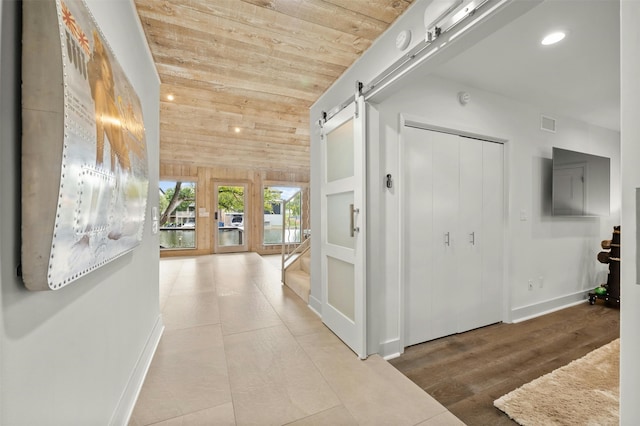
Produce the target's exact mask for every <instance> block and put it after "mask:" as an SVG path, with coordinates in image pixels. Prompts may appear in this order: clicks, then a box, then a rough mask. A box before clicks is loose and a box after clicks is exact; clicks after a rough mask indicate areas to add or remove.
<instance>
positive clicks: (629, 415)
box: [620, 0, 640, 426]
mask: <svg viewBox="0 0 640 426" xmlns="http://www.w3.org/2000/svg"><path fill="white" fill-rule="evenodd" d="M639 20H640V2H636V1H628V0H623V1H622V2H621V3H620V45H621V55H620V57H621V63H620V65H621V66H620V69H621V77H622V78H621V107H622V108H621V109H622V119H621V122H622V156H623V157H622V228H621V235H620V237H621V244H622V247H621V250H622V262H621V264H620V268H621V279H620V283H621V289H620V290H621V295H620V302H621V305H622V309H621V313H620V316H621V321H620V322H621V326H620V343H621V345H620V394H621V395H620V424H621V425H623V426H627V425H628V426H631V425H637V424H638V423H639V422H640V404H638V400H639V397H638V384H639V383H640V363H639V362H638V360H640V339H639V338H638V324H640V286H638V285H637V280H636V268H637V267H638V266H640V265H639V263H638V257H637V256H638V251H637V246H636V244H637V242H638V236H637V226H638V224H637V223H636V212H637V211H638V208H639V206H637V205H636V202H635V200H636V198H635V190H636V188H638V187H640V167H638V163H639V161H640V142H639V141H640V121H639V120H638V111H640V98H639V97H638V94H639V93H640V81H639V80H638V75H640V27H639V26H638V21H639Z"/></svg>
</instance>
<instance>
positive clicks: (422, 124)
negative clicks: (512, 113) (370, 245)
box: [398, 113, 511, 354]
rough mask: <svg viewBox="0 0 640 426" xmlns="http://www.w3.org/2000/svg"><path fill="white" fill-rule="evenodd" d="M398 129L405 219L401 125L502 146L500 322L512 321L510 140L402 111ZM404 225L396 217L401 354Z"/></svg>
mask: <svg viewBox="0 0 640 426" xmlns="http://www.w3.org/2000/svg"><path fill="white" fill-rule="evenodd" d="M399 125H400V127H399V129H398V130H399V131H398V144H399V146H398V166H399V170H400V173H399V176H398V181H399V182H398V188H399V191H398V204H399V210H398V214H399V217H400V218H404V214H405V205H406V203H405V198H406V197H407V194H406V193H405V190H404V185H403V182H404V181H405V180H406V179H405V173H407V172H408V171H407V170H406V167H405V164H404V160H403V159H404V155H405V152H404V146H405V144H404V143H403V142H404V136H403V135H404V133H403V131H404V128H405V126H407V125H410V126H412V127H418V128H420V129H424V130H429V131H434V132H441V133H448V134H452V135H457V136H462V137H467V138H472V139H479V140H483V141H487V142H494V143H499V144H502V146H503V188H502V190H503V215H504V216H503V217H504V220H503V227H502V241H503V243H502V258H503V259H504V262H503V264H502V321H503V322H510V321H511V313H510V310H509V309H510V303H509V300H510V289H509V286H508V285H506V282H507V272H508V271H507V266H508V265H509V261H508V258H507V253H511V249H510V243H509V242H510V241H511V239H510V238H507V237H508V229H509V215H508V213H509V203H510V202H509V177H510V173H509V158H510V155H509V151H510V143H509V140H508V139H507V138H503V137H499V136H492V135H487V134H481V133H476V132H473V131H469V130H465V129H461V128H453V127H445V126H439V125H436V124H433V123H431V122H429V120H428V119H426V118H424V117H419V116H414V115H411V114H405V113H401V114H400V120H399ZM406 231H407V230H406V228H405V223H404V220H403V219H401V220H399V226H398V237H399V238H398V265H400V267H399V268H398V283H399V287H400V288H399V290H400V291H399V299H400V300H399V312H398V317H399V318H398V321H399V324H400V326H399V340H400V345H399V350H400V353H401V354H402V353H404V349H405V347H406V346H405V345H406V336H405V332H406V297H407V293H406V283H405V273H404V269H405V262H404V259H405V238H404V236H405V232H406Z"/></svg>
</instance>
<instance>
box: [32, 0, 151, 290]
mask: <svg viewBox="0 0 640 426" xmlns="http://www.w3.org/2000/svg"><path fill="white" fill-rule="evenodd" d="M52 4H53V2H49V1H42V0H31V1H29V0H27V1H25V2H24V10H23V21H24V23H23V38H24V39H25V46H24V47H23V69H25V68H26V67H27V66H28V67H34V66H36V67H42V68H51V67H61V68H62V72H61V73H59V72H54V73H52V77H54V78H52V79H51V80H50V81H48V82H44V81H39V80H38V79H37V78H34V76H33V74H34V73H33V72H30V71H24V72H23V74H25V75H23V80H25V85H24V87H23V98H24V102H23V145H24V146H26V147H27V149H26V150H23V188H27V193H23V206H22V208H23V256H22V257H23V258H22V263H23V268H22V270H23V280H24V282H25V285H26V286H27V288H29V289H32V290H44V289H52V290H56V289H59V288H61V287H64V286H65V285H67V284H69V283H71V282H73V281H74V280H76V279H78V278H80V277H82V276H83V275H86V274H88V273H89V272H91V271H93V270H94V269H96V268H98V267H100V266H102V265H104V264H106V263H108V262H110V261H111V260H113V259H115V258H117V257H119V256H121V255H122V254H124V253H127V252H128V251H130V250H132V249H133V248H134V247H136V246H137V245H138V244H139V243H140V241H141V240H142V233H143V227H144V219H145V211H146V203H147V194H148V163H147V147H146V139H145V129H144V123H143V116H142V106H141V103H140V100H139V98H138V96H137V94H136V92H135V90H134V88H133V86H132V85H131V83H130V82H129V80H128V78H127V76H126V75H125V73H124V71H123V69H122V67H121V66H120V64H119V63H118V61H117V59H116V57H115V55H114V53H113V51H112V50H111V48H110V46H109V43H108V41H107V40H106V39H105V37H104V35H103V34H102V32H101V31H100V29H99V28H98V26H97V24H96V21H95V19H94V18H93V16H92V15H91V13H90V11H89V10H88V8H87V6H86V5H85V3H84V2H83V1H81V0H66V1H62V0H57V1H55V7H52ZM38 25H39V26H38ZM50 37H53V38H54V39H55V40H57V45H56V46H55V53H54V54H52V53H51V52H47V51H44V49H49V48H50V46H51V47H52V46H53V43H52V42H51V41H47V40H45V39H46V38H50ZM47 45H49V46H47ZM56 54H57V55H58V56H59V58H56V57H55V56H56ZM56 74H57V75H58V76H59V77H60V76H61V77H62V79H61V80H62V81H56V79H55V75H56ZM47 85H49V86H51V87H49V88H47V87H46V86H47ZM42 96H50V97H51V99H50V100H44V101H43V100H42V99H40V101H43V102H44V103H45V104H48V105H49V106H51V107H52V108H51V109H52V111H50V114H49V115H48V116H46V115H45V116H40V117H37V118H36V117H31V116H32V115H38V113H39V112H34V111H33V109H35V108H36V107H37V103H38V99H37V98H39V97H42ZM34 98H36V99H34ZM60 103H61V105H59V104H60ZM25 109H26V110H27V111H25ZM60 122H62V125H60ZM34 127H37V128H34ZM59 132H61V133H62V134H60V133H59ZM38 148H40V149H41V150H42V151H44V152H48V151H56V150H58V149H60V150H61V155H59V154H57V153H56V152H52V154H53V155H51V156H46V155H44V156H43V155H41V154H40V155H37V157H38V158H33V157H34V152H38V151H40V149H38ZM29 156H31V158H28V157H29ZM56 159H59V160H60V161H59V164H57V170H58V173H59V175H58V176H55V178H54V176H53V175H54V174H55V172H56V167H55V166H54V165H51V164H49V163H50V162H51V161H54V162H55V161H56ZM39 163H46V164H39ZM25 169H26V170H25ZM39 170H40V171H41V174H42V175H40V173H38V171H39ZM43 178H44V179H50V180H51V181H53V182H55V183H58V185H56V184H55V183H53V182H52V183H50V184H39V185H32V182H30V180H31V179H43ZM56 186H57V187H56ZM51 192H55V193H56V197H55V204H53V203H51V200H52V197H51ZM38 193H39V194H38ZM38 195H41V197H39V196H38ZM47 200H49V201H47ZM36 211H37V212H38V216H39V219H40V220H43V221H44V224H39V223H33V222H34V221H38V217H36V218H34V217H33V213H34V212H36ZM49 215H51V216H52V217H53V221H51V220H50V219H49ZM25 222H26V223H25ZM30 225H33V227H31V228H26V227H25V226H27V227H29V226H30ZM49 226H51V227H52V228H51V229H43V228H47V227H49ZM32 230H33V231H35V232H37V235H32V232H31V231H32ZM43 237H44V238H47V237H50V239H49V242H50V246H49V247H48V250H45V247H44V246H43V245H42V244H31V243H30V239H35V238H43ZM36 246H37V247H36ZM43 251H44V252H43ZM32 256H36V257H41V258H42V259H41V261H36V260H34V259H32V258H31V257H32ZM45 256H46V273H44V274H43V272H42V271H41V269H42V268H43V267H44V264H45V262H44V261H42V260H44V257H45Z"/></svg>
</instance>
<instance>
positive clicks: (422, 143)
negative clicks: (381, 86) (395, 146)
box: [401, 127, 438, 346]
mask: <svg viewBox="0 0 640 426" xmlns="http://www.w3.org/2000/svg"><path fill="white" fill-rule="evenodd" d="M426 136H427V133H426V132H425V131H424V130H421V129H415V128H411V127H405V128H404V131H403V145H402V150H403V164H404V165H405V169H406V170H407V171H408V173H406V175H405V176H404V179H403V188H404V190H403V191H404V192H403V193H404V194H407V195H408V196H407V197H405V198H404V208H403V210H404V215H403V218H402V222H401V223H402V225H403V229H402V231H401V232H402V234H403V235H404V236H405V240H404V246H405V249H404V266H405V269H404V277H405V278H404V281H405V283H407V285H405V293H406V298H405V299H406V303H405V331H406V333H405V344H406V345H407V346H408V345H413V344H415V343H420V342H424V341H427V340H431V339H433V337H432V336H433V333H432V332H431V311H432V307H431V306H432V304H434V303H438V301H436V300H434V298H433V297H432V294H431V279H432V278H431V277H432V275H433V248H432V245H433V185H432V183H433V144H432V143H431V142H430V141H429V140H428V139H427V137H426Z"/></svg>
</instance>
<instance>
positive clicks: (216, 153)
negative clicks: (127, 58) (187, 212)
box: [135, 0, 413, 172]
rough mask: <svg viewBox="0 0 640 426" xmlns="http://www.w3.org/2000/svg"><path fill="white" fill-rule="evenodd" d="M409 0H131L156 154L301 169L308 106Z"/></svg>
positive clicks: (194, 161)
mask: <svg viewBox="0 0 640 426" xmlns="http://www.w3.org/2000/svg"><path fill="white" fill-rule="evenodd" d="M412 2H413V0H171V1H161V0H135V4H136V7H137V10H138V14H139V16H140V19H141V22H142V24H143V28H144V31H145V33H146V37H147V40H148V42H149V45H150V47H151V52H152V54H153V57H154V61H155V63H156V67H157V69H158V72H159V74H160V80H161V83H162V84H161V111H160V139H161V140H160V161H161V162H173V163H182V164H189V165H196V166H208V167H234V166H237V167H244V168H251V169H269V170H281V171H294V172H308V170H309V107H310V106H311V105H312V104H313V102H315V101H316V99H318V97H319V96H320V95H321V94H322V93H324V91H325V90H326V89H327V88H328V87H329V86H330V85H331V84H332V83H333V82H334V81H335V80H336V79H337V78H338V77H339V76H340V75H341V74H342V73H343V72H344V71H345V70H346V69H347V68H348V67H349V66H350V65H351V64H352V63H353V62H354V61H355V60H356V59H357V58H358V57H359V56H360V55H361V54H362V53H363V52H364V51H365V50H366V49H367V48H368V47H369V46H370V45H371V44H372V42H373V41H374V40H375V39H376V38H377V37H378V36H379V35H380V34H381V33H382V32H383V31H384V30H385V29H387V27H388V26H389V25H390V24H391V23H392V22H393V21H394V20H395V19H396V18H397V17H398V16H399V15H400V14H401V13H402V12H404V11H405V10H406V9H407V7H409V5H410V4H411V3H412ZM169 96H172V97H173V100H172V101H171V100H169Z"/></svg>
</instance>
